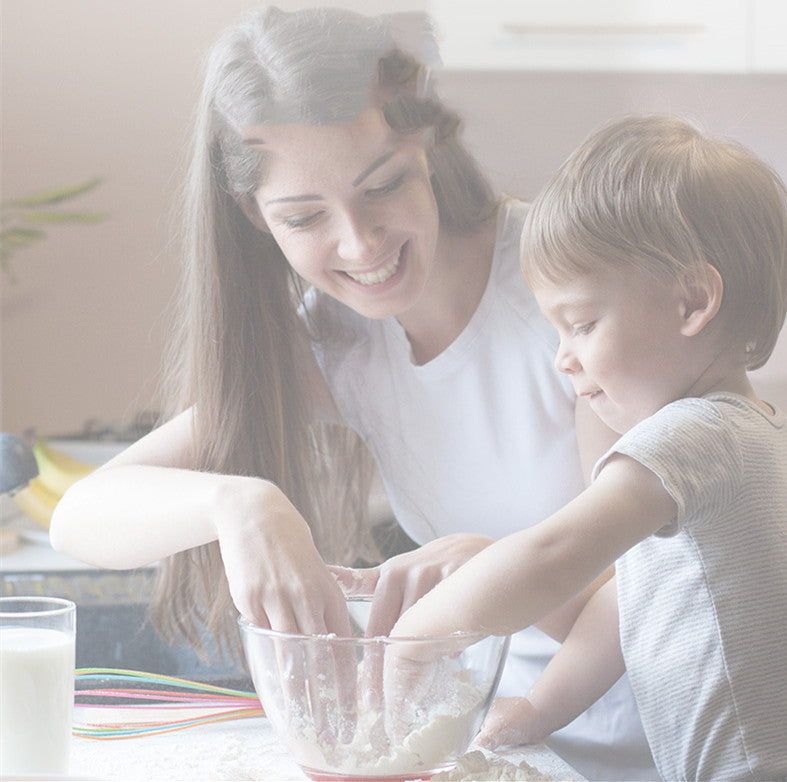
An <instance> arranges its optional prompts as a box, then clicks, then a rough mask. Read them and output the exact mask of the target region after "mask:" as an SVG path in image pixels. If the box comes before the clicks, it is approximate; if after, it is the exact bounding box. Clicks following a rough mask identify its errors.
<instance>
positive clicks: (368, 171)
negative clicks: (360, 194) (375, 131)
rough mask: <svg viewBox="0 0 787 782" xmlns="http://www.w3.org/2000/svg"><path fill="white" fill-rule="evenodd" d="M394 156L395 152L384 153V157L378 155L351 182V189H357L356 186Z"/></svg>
mask: <svg viewBox="0 0 787 782" xmlns="http://www.w3.org/2000/svg"><path fill="white" fill-rule="evenodd" d="M395 154H396V151H395V150H391V151H390V152H386V153H385V154H384V155H380V157H378V158H377V160H375V161H374V162H373V163H372V164H371V165H370V166H369V167H368V168H365V169H364V170H363V171H362V172H361V173H360V174H359V175H358V176H357V177H356V178H355V179H354V180H353V187H358V185H360V184H361V182H363V180H364V179H366V177H368V176H369V175H370V174H372V173H373V172H374V171H376V170H377V169H378V168H380V166H382V165H383V164H384V163H387V162H388V161H389V160H390V159H391V158H392V157H393V156H394V155H395Z"/></svg>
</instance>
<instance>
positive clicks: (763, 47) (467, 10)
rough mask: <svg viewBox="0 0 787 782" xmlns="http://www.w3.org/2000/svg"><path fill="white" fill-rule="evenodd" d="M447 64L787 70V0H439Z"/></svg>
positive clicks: (435, 7) (435, 3) (435, 8)
mask: <svg viewBox="0 0 787 782" xmlns="http://www.w3.org/2000/svg"><path fill="white" fill-rule="evenodd" d="M428 10H429V13H430V14H431V15H432V17H433V18H434V20H435V22H436V26H437V30H438V35H439V37H440V41H441V51H442V55H443V60H444V63H445V67H446V68H456V69H479V70H566V71H569V70H575V71H623V72H626V71H639V72H643V71H647V72H695V73H701V72H704V73H773V72H781V73H784V72H787V3H784V2H783V0H631V1H630V2H620V1H619V0H550V2H548V3H547V2H543V1H539V2H536V1H535V0H524V2H523V0H485V2H483V3H478V2H476V0H430V2H429V3H428Z"/></svg>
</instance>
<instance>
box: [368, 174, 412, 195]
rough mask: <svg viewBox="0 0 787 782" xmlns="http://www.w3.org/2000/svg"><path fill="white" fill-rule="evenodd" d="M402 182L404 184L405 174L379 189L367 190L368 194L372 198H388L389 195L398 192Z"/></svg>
mask: <svg viewBox="0 0 787 782" xmlns="http://www.w3.org/2000/svg"><path fill="white" fill-rule="evenodd" d="M402 182H404V174H403V173H402V174H399V175H398V176H396V177H394V178H393V179H391V180H389V181H388V182H386V183H385V184H383V185H380V186H379V187H371V188H369V189H367V191H366V194H367V195H370V196H386V195H388V194H389V193H393V192H394V190H397V189H398V188H399V187H400V186H401V184H402Z"/></svg>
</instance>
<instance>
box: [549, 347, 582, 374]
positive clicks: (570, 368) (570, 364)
mask: <svg viewBox="0 0 787 782" xmlns="http://www.w3.org/2000/svg"><path fill="white" fill-rule="evenodd" d="M555 367H556V368H557V370H558V372H563V373H564V374H566V375H571V374H574V373H575V372H578V371H579V368H580V365H579V361H578V360H577V357H576V356H575V355H574V353H572V351H570V350H569V349H568V348H567V347H566V346H565V345H564V344H563V343H562V342H561V343H560V347H559V348H558V349H557V353H556V354H555Z"/></svg>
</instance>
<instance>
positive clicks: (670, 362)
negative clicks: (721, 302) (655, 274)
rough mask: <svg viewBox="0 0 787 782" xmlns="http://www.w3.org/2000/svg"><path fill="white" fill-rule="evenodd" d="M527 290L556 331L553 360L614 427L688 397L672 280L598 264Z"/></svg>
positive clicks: (689, 377) (687, 360)
mask: <svg viewBox="0 0 787 782" xmlns="http://www.w3.org/2000/svg"><path fill="white" fill-rule="evenodd" d="M534 293H535V296H536V299H537V301H538V304H539V306H540V308H541V311H542V312H543V313H544V315H545V316H546V318H547V320H549V321H550V323H552V324H553V325H554V326H555V328H556V329H557V331H558V335H559V337H560V347H559V349H558V352H557V356H556V357H555V366H556V367H557V368H558V369H559V370H560V371H561V372H565V373H566V374H567V375H568V376H569V377H570V379H571V382H572V384H573V386H574V389H575V391H576V392H577V394H578V395H579V396H581V397H583V398H585V399H587V400H588V401H589V403H590V406H591V408H592V409H593V410H594V411H595V413H596V414H597V415H598V416H599V418H600V419H601V420H602V421H604V423H606V424H607V426H609V427H610V428H611V429H613V430H614V431H616V432H619V433H623V432H625V431H626V430H628V429H630V428H631V427H632V426H633V425H634V424H636V423H638V422H639V421H641V420H643V419H644V418H647V417H648V416H650V415H653V413H655V412H656V411H657V410H658V409H660V408H661V407H663V406H664V405H666V404H668V403H669V402H672V401H674V400H676V399H679V398H681V397H683V396H688V395H691V388H692V386H693V385H694V383H695V381H696V379H697V367H696V365H695V361H694V360H693V351H692V350H691V345H690V344H689V341H688V339H687V337H685V336H684V335H683V334H682V333H681V325H682V323H683V317H682V313H683V310H682V299H681V292H680V289H679V287H678V286H677V285H675V286H670V285H667V284H664V283H661V282H657V281H656V280H654V279H652V278H650V277H646V276H644V275H642V274H637V273H633V272H629V273H620V272H617V271H614V270H611V269H599V270H598V271H594V272H593V273H592V274H583V275H580V276H577V277H576V278H574V279H573V280H570V281H569V282H566V283H562V284H560V285H555V284H551V283H544V284H540V285H538V286H536V287H534Z"/></svg>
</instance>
